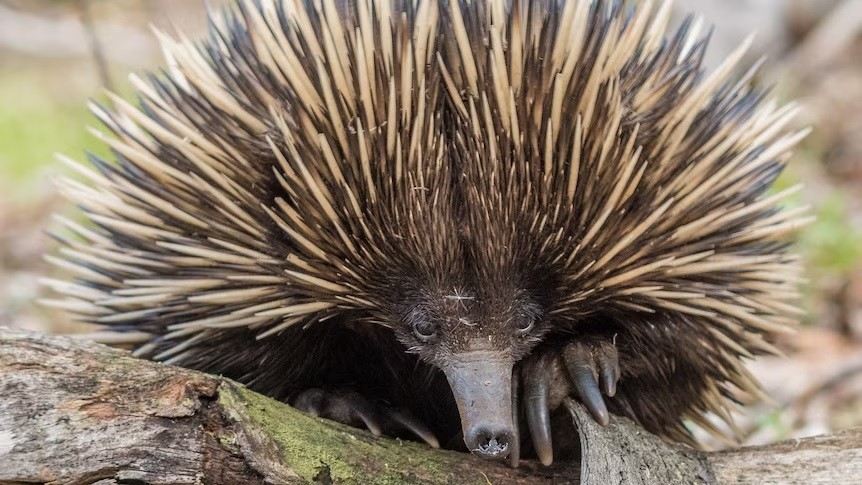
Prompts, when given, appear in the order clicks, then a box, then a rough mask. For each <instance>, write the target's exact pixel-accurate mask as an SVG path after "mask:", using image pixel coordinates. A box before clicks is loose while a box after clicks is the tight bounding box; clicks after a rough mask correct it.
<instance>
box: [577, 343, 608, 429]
mask: <svg viewBox="0 0 862 485" xmlns="http://www.w3.org/2000/svg"><path fill="white" fill-rule="evenodd" d="M563 362H564V363H565V366H566V370H567V371H568V372H569V377H570V378H571V381H572V385H573V386H574V391H575V394H576V395H577V397H578V398H579V399H580V401H581V403H583V404H584V406H585V407H586V408H587V411H589V413H590V415H591V416H592V417H593V419H595V420H596V422H597V423H599V424H601V425H602V426H607V425H608V423H609V422H610V415H609V414H608V408H607V405H606V404H605V400H604V397H602V393H604V394H605V395H606V396H608V397H613V395H614V394H616V392H617V380H619V377H620V368H619V356H618V354H617V349H616V347H615V346H614V345H613V344H612V343H610V342H606V341H601V340H599V341H591V342H581V341H577V342H573V343H571V344H569V345H567V346H566V347H565V348H564V349H563ZM600 386H601V389H600Z"/></svg>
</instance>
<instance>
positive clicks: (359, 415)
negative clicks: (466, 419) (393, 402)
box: [293, 389, 440, 448]
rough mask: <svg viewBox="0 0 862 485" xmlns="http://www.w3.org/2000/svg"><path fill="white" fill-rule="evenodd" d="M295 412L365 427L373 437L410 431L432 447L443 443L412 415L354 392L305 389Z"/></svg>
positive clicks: (297, 400) (296, 400)
mask: <svg viewBox="0 0 862 485" xmlns="http://www.w3.org/2000/svg"><path fill="white" fill-rule="evenodd" d="M293 407H295V408H296V409H298V410H300V411H302V412H305V413H308V414H311V415H312V416H319V417H321V418H326V419H331V420H333V421H337V422H339V423H342V424H346V425H348V426H353V427H355V428H366V429H368V431H370V432H371V434H373V435H374V436H381V435H384V434H385V435H390V436H394V435H398V434H403V432H404V431H408V432H410V433H411V434H413V435H415V436H416V437H417V438H419V439H421V440H422V441H424V442H425V443H427V444H428V445H429V446H431V447H433V448H439V447H440V444H439V442H438V441H437V438H436V437H435V436H434V433H432V432H431V430H430V429H429V428H428V427H427V426H426V425H425V424H424V423H422V422H421V421H419V420H418V419H417V418H416V417H415V416H413V414H412V413H410V412H409V411H406V410H400V409H396V408H394V407H391V406H388V405H386V404H384V403H381V402H375V401H371V400H369V399H367V398H366V397H365V396H363V395H361V394H359V393H357V392H354V391H325V390H323V389H306V390H305V391H302V392H301V393H299V394H298V395H297V396H296V398H295V399H294V400H293Z"/></svg>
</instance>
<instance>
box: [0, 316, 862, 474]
mask: <svg viewBox="0 0 862 485" xmlns="http://www.w3.org/2000/svg"><path fill="white" fill-rule="evenodd" d="M566 405H567V406H568V408H569V410H570V411H571V414H572V418H573V419H574V420H575V422H576V424H577V425H578V428H579V429H580V430H581V433H580V435H581V436H580V441H581V447H582V455H583V456H582V461H581V463H558V464H555V465H554V466H552V467H542V466H541V465H539V464H538V463H536V462H532V461H529V460H526V461H522V465H521V466H520V467H518V468H511V467H509V466H507V465H504V464H497V463H491V462H487V461H483V460H480V459H478V458H475V457H473V456H471V455H468V454H464V453H456V452H451V451H441V450H433V449H430V448H428V447H426V446H424V445H422V444H418V443H412V442H407V441H399V440H392V439H389V438H378V437H374V436H372V435H371V434H369V433H366V432H365V431H362V430H359V429H354V428H350V427H345V426H342V425H340V424H337V423H334V422H331V421H327V420H322V419H317V418H313V417H310V416H308V415H305V414H303V413H300V412H298V411H296V410H294V409H292V408H291V407H290V406H287V405H285V404H284V403H281V402H277V401H274V400H272V399H269V398H267V397H264V396H262V395H259V394H256V393H253V392H251V391H249V390H247V389H245V388H244V387H243V386H241V385H240V384H237V383H235V382H233V381H230V380H228V379H224V378H220V377H218V376H212V375H208V374H203V373H200V372H195V371H191V370H187V369H181V368H178V367H172V366H168V365H163V364H159V363H154V362H149V361H142V360H139V359H135V358H132V357H130V356H129V355H128V353H125V352H123V351H120V350H116V349H112V348H109V347H106V346H103V345H100V344H96V343H92V342H88V341H84V340H78V339H73V338H69V337H58V336H48V335H41V334H34V333H25V332H18V331H14V330H10V329H3V328H0V484H24V483H28V484H29V483H45V484H85V483H87V484H89V483H99V484H103V485H107V484H119V483H136V484H140V483H147V484H197V483H204V484H222V483H223V484H243V483H249V484H256V483H276V484H280V483H317V482H319V483H476V484H489V483H493V484H498V483H500V484H505V483H526V484H540V483H579V482H582V483H620V484H645V483H775V482H782V483H827V482H830V481H835V482H836V483H846V482H847V480H848V479H851V478H852V477H857V478H860V477H862V429H854V430H849V431H846V432H843V433H839V434H837V435H835V436H827V437H818V438H811V439H806V440H799V441H794V442H790V443H782V444H778V445H773V446H767V447H759V448H741V449H738V450H733V451H728V452H720V453H702V452H699V451H696V450H692V449H690V448H686V447H681V446H677V445H671V444H667V443H665V442H663V441H662V440H660V439H658V438H656V437H655V436H652V435H650V434H649V433H647V432H645V431H643V430H642V429H641V428H639V427H638V426H637V425H635V424H634V423H632V422H630V421H628V420H625V419H617V418H615V419H613V420H612V423H611V425H610V426H608V427H607V428H602V427H601V426H598V425H596V424H595V423H594V422H593V420H592V419H591V418H589V416H588V414H587V413H586V412H585V411H584V410H583V409H581V407H580V406H579V405H578V404H576V403H575V402H573V401H569V402H567V403H566ZM851 481H852V480H851Z"/></svg>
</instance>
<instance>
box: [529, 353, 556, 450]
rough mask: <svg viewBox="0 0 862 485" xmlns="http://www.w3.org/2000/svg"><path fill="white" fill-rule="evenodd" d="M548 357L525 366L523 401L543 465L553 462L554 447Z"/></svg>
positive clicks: (534, 443)
mask: <svg viewBox="0 0 862 485" xmlns="http://www.w3.org/2000/svg"><path fill="white" fill-rule="evenodd" d="M550 365H551V362H550V361H549V359H542V358H539V359H533V360H531V361H530V363H529V364H528V365H527V366H525V369H524V370H525V376H524V397H525V399H524V402H525V403H526V408H527V409H526V410H527V424H528V426H529V427H530V436H532V438H533V446H534V447H535V448H536V454H537V455H538V456H539V461H541V462H542V464H543V465H546V466H547V465H550V464H551V463H553V462H554V448H553V444H552V442H551V414H550V411H549V410H548V395H549V393H550V387H551V382H550V372H548V367H549V366H550Z"/></svg>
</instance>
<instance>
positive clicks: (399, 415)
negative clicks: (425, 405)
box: [386, 409, 440, 448]
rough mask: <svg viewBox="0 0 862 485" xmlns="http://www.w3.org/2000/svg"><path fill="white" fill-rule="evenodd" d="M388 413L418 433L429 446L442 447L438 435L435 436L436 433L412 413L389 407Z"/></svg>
mask: <svg viewBox="0 0 862 485" xmlns="http://www.w3.org/2000/svg"><path fill="white" fill-rule="evenodd" d="M386 413H387V414H389V417H390V418H391V419H392V420H393V421H395V422H396V423H398V424H400V425H401V426H402V427H404V429H406V430H408V431H410V432H411V433H413V434H414V435H416V437H417V438H419V439H421V440H422V441H424V442H425V443H427V444H428V446H430V447H432V448H440V442H439V441H437V437H436V436H434V433H433V432H432V431H431V430H430V429H428V427H427V426H425V424H424V423H422V421H419V420H418V419H416V417H415V416H413V415H412V414H410V413H408V412H404V411H399V410H397V409H388V410H386Z"/></svg>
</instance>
